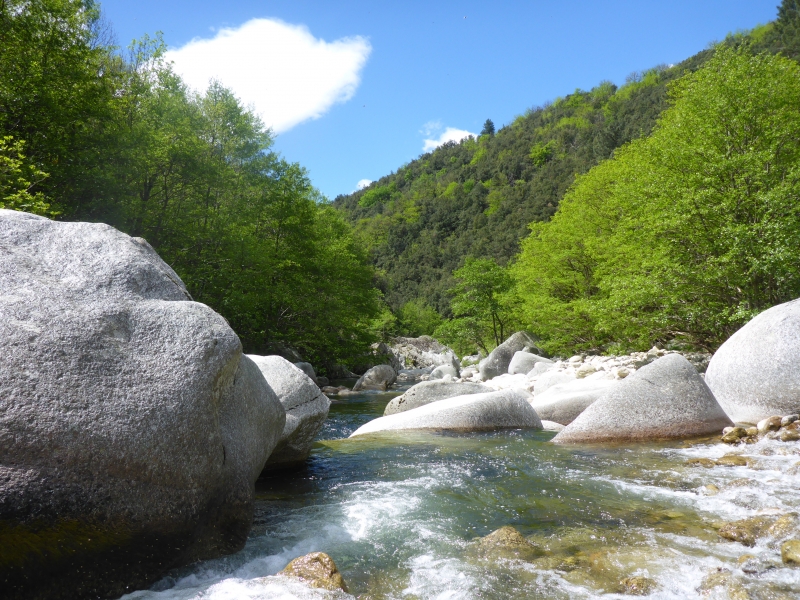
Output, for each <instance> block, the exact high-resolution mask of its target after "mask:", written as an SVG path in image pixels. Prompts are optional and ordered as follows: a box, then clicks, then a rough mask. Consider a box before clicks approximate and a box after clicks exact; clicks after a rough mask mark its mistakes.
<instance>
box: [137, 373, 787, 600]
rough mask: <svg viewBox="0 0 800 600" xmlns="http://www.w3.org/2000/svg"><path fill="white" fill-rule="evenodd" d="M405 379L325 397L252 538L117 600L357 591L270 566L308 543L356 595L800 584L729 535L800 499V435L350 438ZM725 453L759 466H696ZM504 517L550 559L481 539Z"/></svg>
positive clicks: (404, 597)
mask: <svg viewBox="0 0 800 600" xmlns="http://www.w3.org/2000/svg"><path fill="white" fill-rule="evenodd" d="M400 391H402V388H401V389H400V390H398V391H396V392H393V393H386V394H380V393H375V392H368V393H364V394H359V395H353V396H348V397H346V399H343V400H339V401H335V402H334V403H333V404H332V405H331V411H330V416H329V419H328V421H327V423H326V425H325V427H324V428H323V430H322V431H321V432H320V435H319V440H320V441H319V442H318V443H317V444H316V445H315V447H314V450H313V453H312V456H311V458H310V459H309V461H308V465H307V467H306V468H305V469H303V470H301V471H299V472H295V473H291V474H286V473H282V474H277V475H275V476H272V477H267V478H262V479H261V480H259V482H258V483H257V485H256V493H257V505H256V517H255V523H254V527H253V531H252V533H251V536H250V539H249V541H248V543H247V545H246V547H245V548H244V549H243V550H242V551H241V552H239V553H237V554H235V555H233V556H228V557H224V558H220V559H215V560H210V561H205V562H202V563H198V564H195V565H192V566H190V567H186V568H183V569H180V570H177V571H175V572H173V573H171V574H170V575H169V576H168V577H165V578H164V579H163V580H161V581H160V582H158V583H157V584H156V585H155V586H154V587H153V588H152V589H151V590H147V591H139V592H135V593H132V594H128V595H126V596H124V597H123V598H124V599H125V600H134V599H136V600H140V599H147V600H188V599H201V598H202V599H210V600H242V599H264V600H266V599H270V600H277V599H280V600H291V599H303V600H305V599H312V598H351V596H347V595H344V594H343V593H333V592H323V591H319V590H310V589H308V588H306V587H305V586H303V585H301V584H299V583H296V582H294V581H293V580H290V579H288V578H284V577H267V576H271V575H274V574H275V573H277V572H278V571H279V570H281V569H282V568H283V567H284V566H285V565H286V563H287V562H288V561H289V560H291V559H292V558H295V557H297V556H300V555H303V554H306V553H308V552H312V551H323V552H327V553H328V554H330V555H331V557H333V559H334V560H335V561H336V564H337V565H338V567H339V569H340V571H341V572H342V575H343V577H344V579H345V581H346V582H347V584H348V586H349V588H350V591H351V593H353V594H354V595H355V596H356V597H358V598H360V599H362V600H366V599H370V600H372V599H374V600H378V599H381V600H383V599H386V600H389V599H397V600H462V599H463V600H472V599H475V600H477V599H481V600H487V599H491V600H495V599H496V600H512V599H522V598H554V599H561V598H563V599H571V598H587V599H588V598H600V597H602V598H624V597H628V598H629V597H630V596H625V595H623V594H622V593H621V592H622V591H623V588H622V587H620V586H621V584H620V582H621V581H622V580H623V579H625V578H629V577H636V576H639V577H645V578H646V579H647V580H649V581H650V582H652V583H651V585H652V587H651V589H650V590H649V591H648V595H647V597H649V598H664V599H667V598H669V599H686V598H711V599H714V598H736V599H746V598H752V599H762V598H763V599H770V600H778V599H784V598H786V599H788V598H800V568H795V569H793V568H789V567H785V566H783V565H782V563H781V558H780V550H779V549H778V548H777V546H776V544H775V540H774V539H773V538H771V537H770V536H766V537H764V538H762V539H759V540H758V541H757V543H756V545H755V546H754V547H752V548H748V547H745V546H743V545H742V544H739V543H735V542H730V541H727V540H723V539H721V538H720V536H719V535H718V532H717V531H718V528H719V526H720V525H721V524H722V523H723V522H728V521H732V520H736V519H742V518H746V517H751V516H756V515H784V514H786V513H790V512H800V469H798V468H794V469H793V467H794V466H795V465H796V464H797V463H798V462H800V444H797V443H782V442H780V441H775V440H762V441H760V442H758V443H757V444H753V445H749V446H742V447H737V448H731V447H729V446H726V445H724V444H721V443H719V442H718V441H717V440H716V439H713V440H712V439H709V440H699V441H698V440H695V441H692V442H677V443H661V444H639V445H628V446H624V445H623V446H613V447H608V446H605V447H585V446H582V447H563V446H556V445H553V444H550V443H549V440H550V439H551V438H552V437H553V436H554V434H553V433H549V432H541V431H538V432H537V431H501V432H494V433H477V434H453V433H404V434H393V435H382V436H379V437H369V438H356V439H353V440H348V439H346V438H347V436H348V435H349V434H350V433H351V432H353V431H354V430H355V429H356V428H357V427H358V426H360V425H362V424H363V423H365V422H367V421H368V420H370V419H372V418H375V417H377V416H380V415H382V414H383V409H384V407H385V405H386V403H387V402H388V401H389V400H390V399H391V398H392V397H394V396H396V395H397V394H398V393H400ZM728 453H736V454H741V455H742V456H745V457H748V458H750V459H751V460H752V464H751V466H749V467H745V466H734V467H724V466H716V467H713V468H703V467H697V466H690V465H688V464H687V461H688V460H690V459H693V458H710V459H718V458H720V457H722V456H723V455H725V454H728ZM504 525H512V526H514V527H516V528H517V529H518V530H519V531H520V532H521V533H522V534H523V535H524V536H525V537H527V538H528V539H529V540H530V541H531V542H533V543H534V544H535V545H536V546H538V547H539V548H540V549H541V554H542V556H541V557H539V558H535V559H533V560H531V561H530V562H526V561H523V560H518V559H514V558H503V557H496V556H491V555H489V556H487V555H484V554H481V553H479V552H476V545H475V543H474V541H473V540H474V539H475V538H476V537H479V536H485V535H487V534H489V533H490V532H492V531H493V530H495V529H497V528H499V527H501V526H504ZM799 533H800V532H799ZM743 555H751V557H750V558H747V557H745V558H743V559H742V556H743ZM740 559H741V560H740ZM265 577H266V579H265ZM714 584H716V585H714Z"/></svg>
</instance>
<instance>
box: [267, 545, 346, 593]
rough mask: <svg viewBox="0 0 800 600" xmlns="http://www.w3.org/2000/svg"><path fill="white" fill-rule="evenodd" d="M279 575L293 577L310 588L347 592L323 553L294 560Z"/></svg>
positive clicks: (341, 579)
mask: <svg viewBox="0 0 800 600" xmlns="http://www.w3.org/2000/svg"><path fill="white" fill-rule="evenodd" d="M279 575H285V576H287V577H295V578H297V579H299V580H301V581H302V582H303V583H305V584H306V585H307V586H308V587H312V588H319V589H323V590H331V591H333V590H342V591H343V592H349V590H348V589H347V584H346V583H345V582H344V579H343V578H342V574H341V573H339V569H338V568H337V567H336V563H335V562H333V559H332V558H331V557H330V556H328V555H327V554H325V553H324V552H312V553H310V554H306V555H305V556H301V557H299V558H295V559H294V560H293V561H291V562H290V563H289V564H288V565H286V568H285V569H283V571H281V572H280V573H279Z"/></svg>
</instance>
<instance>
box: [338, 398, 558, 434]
mask: <svg viewBox="0 0 800 600" xmlns="http://www.w3.org/2000/svg"><path fill="white" fill-rule="evenodd" d="M529 398H530V394H528V393H527V392H524V391H522V390H500V391H497V392H486V393H483V394H471V395H469V396H456V397H455V398H448V399H446V400H439V401H437V402H433V403H431V404H426V405H425V406H420V407H418V408H414V409H412V410H407V411H405V412H402V413H397V414H393V415H389V416H388V417H378V418H377V419H373V420H372V421H370V422H368V423H366V424H365V425H362V426H361V427H359V428H358V429H356V430H355V431H354V432H353V433H352V434H351V435H350V437H356V436H359V435H365V434H367V433H376V432H380V431H398V430H401V431H402V430H409V429H412V430H413V429H428V430H431V429H432V430H437V429H447V430H453V431H492V430H494V429H522V428H527V429H541V428H542V422H541V421H540V420H539V417H538V416H537V415H536V412H535V411H534V410H533V409H532V408H531V405H530V404H528V399H529Z"/></svg>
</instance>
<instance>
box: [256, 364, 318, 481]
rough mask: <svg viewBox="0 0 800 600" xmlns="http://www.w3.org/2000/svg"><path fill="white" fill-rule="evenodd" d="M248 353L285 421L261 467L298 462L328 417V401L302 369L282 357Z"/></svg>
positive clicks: (299, 462) (290, 464) (301, 459)
mask: <svg viewBox="0 0 800 600" xmlns="http://www.w3.org/2000/svg"><path fill="white" fill-rule="evenodd" d="M248 356H249V358H250V359H251V360H252V361H253V362H254V363H255V364H256V365H258V368H259V369H261V373H262V374H263V375H264V379H266V380H267V383H268V384H269V386H270V387H271V388H272V390H273V391H274V392H275V394H276V395H277V396H278V400H279V401H280V403H281V405H282V406H283V409H284V411H285V412H286V424H285V425H284V427H283V431H282V432H281V437H280V439H279V440H278V444H277V446H275V449H274V450H273V451H272V454H270V456H269V459H268V460H267V464H266V465H265V468H275V467H289V466H294V465H298V464H302V463H303V462H305V460H306V459H307V458H308V455H309V453H310V452H311V445H312V444H313V443H314V438H315V437H316V435H317V432H319V430H320V429H321V428H322V425H323V424H324V423H325V419H327V418H328V410H329V409H330V406H331V401H330V400H329V399H328V397H327V396H326V395H325V394H323V393H322V390H320V389H319V388H318V387H317V385H316V384H315V383H314V382H313V381H312V380H311V377H309V376H308V374H307V373H306V372H304V371H301V370H300V369H299V368H298V367H297V366H295V365H293V364H292V363H290V362H289V361H288V360H286V359H285V358H282V357H280V356H256V355H252V354H251V355H248ZM306 364H307V363H306Z"/></svg>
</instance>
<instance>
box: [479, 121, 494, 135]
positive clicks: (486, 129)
mask: <svg viewBox="0 0 800 600" xmlns="http://www.w3.org/2000/svg"><path fill="white" fill-rule="evenodd" d="M481 135H488V136H492V135H494V122H493V121H492V120H491V119H486V121H485V122H484V123H483V129H481Z"/></svg>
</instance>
